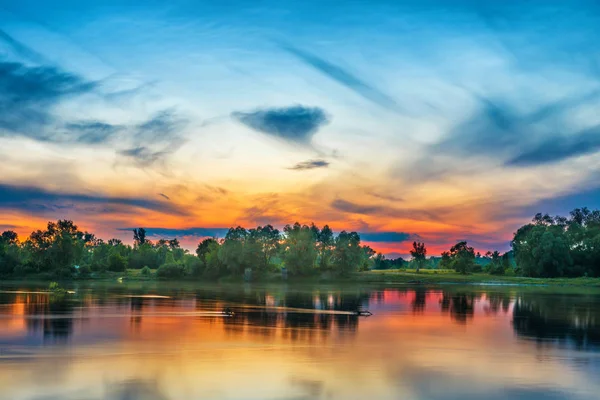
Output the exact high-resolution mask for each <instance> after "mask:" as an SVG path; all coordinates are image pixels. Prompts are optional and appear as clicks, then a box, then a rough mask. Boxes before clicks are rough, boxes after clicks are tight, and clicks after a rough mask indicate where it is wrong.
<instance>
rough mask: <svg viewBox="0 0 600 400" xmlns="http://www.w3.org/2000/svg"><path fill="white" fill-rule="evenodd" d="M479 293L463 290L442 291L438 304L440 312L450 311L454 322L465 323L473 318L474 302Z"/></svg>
mask: <svg viewBox="0 0 600 400" xmlns="http://www.w3.org/2000/svg"><path fill="white" fill-rule="evenodd" d="M479 296H480V295H476V294H475V293H465V292H455V293H453V292H444V293H443V296H442V300H441V301H440V305H441V308H442V312H450V317H452V319H454V320H455V321H456V322H459V323H461V324H465V323H466V322H467V320H469V319H472V318H473V314H474V312H475V307H474V306H475V302H476V300H477V299H478V297H479Z"/></svg>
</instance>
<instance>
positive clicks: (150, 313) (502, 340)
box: [0, 288, 600, 400]
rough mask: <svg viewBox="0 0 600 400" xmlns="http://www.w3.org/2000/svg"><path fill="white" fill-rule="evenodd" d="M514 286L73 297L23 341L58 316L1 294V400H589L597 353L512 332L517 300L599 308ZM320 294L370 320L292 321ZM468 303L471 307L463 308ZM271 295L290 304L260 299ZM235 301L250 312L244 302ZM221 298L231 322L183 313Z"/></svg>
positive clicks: (26, 299) (27, 299) (216, 304)
mask: <svg viewBox="0 0 600 400" xmlns="http://www.w3.org/2000/svg"><path fill="white" fill-rule="evenodd" d="M511 292H512V293H507V292H501V291H491V292H485V293H483V292H481V291H479V293H474V292H471V291H464V290H461V289H452V288H451V289H445V290H433V291H432V290H422V291H419V290H414V289H391V290H383V291H379V290H376V291H370V292H364V293H362V294H360V295H359V294H358V292H356V291H355V292H352V291H330V290H327V289H319V290H317V291H313V292H306V293H295V292H287V293H283V292H280V291H278V290H277V289H275V290H273V291H270V292H268V293H265V292H264V291H262V290H253V291H252V292H247V293H242V294H236V295H231V294H229V293H226V292H222V293H221V294H215V293H216V292H212V291H210V290H209V291H205V292H201V293H197V294H195V293H193V292H188V291H185V290H184V291H181V290H178V294H177V295H176V296H175V298H164V299H148V298H146V299H140V298H126V297H122V296H115V295H111V296H110V297H108V298H107V297H104V296H98V297H97V296H95V295H88V296H86V298H85V300H83V301H82V302H80V301H79V300H77V301H75V302H72V303H73V304H72V305H71V308H70V311H67V310H66V309H65V308H63V309H62V312H63V314H64V315H70V316H72V323H71V325H70V326H71V331H70V332H69V334H68V337H67V338H66V339H65V340H62V341H53V340H50V338H48V340H46V341H31V338H41V337H42V336H43V331H41V330H38V329H37V328H35V327H32V325H31V322H32V319H28V317H33V316H36V315H37V316H39V315H40V314H39V313H42V315H47V316H50V315H54V316H56V315H55V314H52V313H49V311H48V308H43V307H39V306H38V307H32V304H31V302H34V303H36V304H38V305H47V306H48V303H47V298H46V299H44V298H43V297H40V295H35V296H34V295H27V294H20V295H15V296H14V297H12V298H9V297H6V295H4V297H3V303H4V304H1V305H0V317H1V318H0V348H1V350H2V352H1V355H0V385H1V386H2V388H3V391H2V393H1V394H0V399H5V398H6V399H11V400H20V399H28V400H29V399H81V398H89V399H115V400H117V399H123V398H128V397H124V396H125V395H126V394H127V393H129V395H130V396H133V395H137V396H138V397H139V396H149V395H150V394H151V395H152V396H158V397H156V398H157V399H161V398H165V399H180V398H215V399H259V398H260V399H282V398H285V399H288V398H289V399H292V398H293V399H299V398H303V399H313V398H314V399H325V398H331V399H364V398H373V399H396V398H398V397H399V396H400V398H403V399H404V398H406V399H465V398H466V399H477V398H491V399H501V398H523V399H547V398H551V399H553V398H563V399H571V398H573V399H593V398H595V397H594V396H595V395H596V393H597V390H599V389H600V387H598V385H597V384H596V383H595V382H596V381H595V379H592V378H593V376H594V374H595V373H596V372H597V370H598V363H597V362H596V358H597V357H596V353H595V352H594V347H584V348H580V349H579V350H575V348H574V347H572V346H562V345H559V344H558V343H557V342H551V341H550V342H548V341H546V342H544V343H543V344H541V343H536V342H535V338H527V340H523V337H521V336H518V335H515V330H514V327H513V324H514V321H513V315H512V313H513V307H515V305H514V299H515V298H519V299H520V301H522V302H527V304H529V305H531V306H532V307H533V306H535V307H538V308H539V307H541V308H539V309H540V313H541V314H540V315H544V314H545V313H546V312H547V310H546V309H545V308H544V305H545V304H562V305H563V306H562V308H561V310H558V309H555V310H554V311H555V314H556V312H560V311H565V310H571V311H572V312H573V313H574V314H573V315H571V317H572V318H571V320H572V321H575V320H576V317H577V315H578V314H577V312H581V313H582V315H585V313H586V311H585V310H579V309H580V308H581V307H582V305H586V307H587V306H588V305H592V306H593V305H594V304H595V303H594V301H593V299H594V297H590V296H587V297H586V298H585V301H581V300H584V299H583V297H582V296H573V295H567V296H562V295H556V297H555V299H554V300H553V299H550V300H551V301H556V302H555V303H552V302H551V303H547V299H548V296H545V295H535V294H531V293H524V294H520V293H519V292H517V291H514V290H511ZM122 293H123V292H122V291H119V295H121V294H122ZM168 294H170V295H173V294H172V293H168ZM357 296H358V297H357ZM223 298H229V299H230V300H229V301H230V302H225V301H223V300H222V299H223ZM317 298H318V301H317ZM329 298H330V299H331V304H332V305H333V306H332V307H325V308H328V309H337V310H340V309H344V308H346V307H347V306H348V305H349V304H359V303H361V304H362V303H364V304H367V305H368V308H369V309H370V310H371V311H372V312H373V313H374V315H373V316H372V317H368V318H359V319H356V317H352V318H354V319H355V321H356V324H348V323H347V322H346V321H347V318H348V317H347V316H341V315H338V316H335V315H328V314H324V315H320V314H306V313H301V314H297V315H295V316H294V315H293V313H291V312H290V311H289V310H290V309H291V308H292V307H293V308H297V304H298V303H299V302H305V307H308V308H311V307H312V306H314V305H315V304H318V303H319V302H320V303H321V305H324V303H323V301H324V300H327V299H329ZM447 299H450V306H449V309H447V310H445V309H444V304H445V302H446V300H447ZM545 299H546V300H545ZM465 301H466V303H469V304H470V305H468V306H466V307H462V306H460V305H464V304H466V303H465ZM274 302H278V304H279V306H282V307H283V306H285V307H288V310H287V311H285V312H282V311H280V312H278V313H273V312H268V311H265V310H263V311H260V310H261V309H260V308H257V307H256V306H261V305H263V306H264V305H267V306H268V307H271V306H272V304H271V303H274ZM419 302H424V304H422V305H418V304H417V303H419ZM453 302H454V303H453ZM545 302H546V303H545ZM325 303H328V301H326V302H325ZM243 304H245V305H246V306H253V307H250V308H247V309H243V308H242V305H243ZM503 304H505V305H506V306H503ZM225 305H231V306H233V307H236V310H237V311H238V312H237V315H236V316H235V317H234V318H224V317H205V316H193V317H190V316H183V315H184V314H185V313H189V312H193V311H209V310H218V309H221V308H222V307H224V306H225ZM50 307H52V306H50ZM578 310H579V311H578ZM44 313H46V314H44ZM459 313H466V314H469V315H468V316H467V317H466V318H463V317H462V316H461V315H459ZM134 314H135V315H138V314H141V317H139V318H132V317H131V316H132V315H134ZM588 314H589V312H588ZM557 315H558V314H556V315H555V317H557ZM344 318H346V319H344ZM557 318H558V317H557ZM567 320H568V318H567ZM42 326H43V325H42ZM590 328H591V329H596V326H595V325H592V326H591V327H590ZM532 332H535V331H532ZM28 338H29V339H28ZM532 339H533V340H532ZM57 366H58V367H57ZM234 383H235V384H234ZM160 396H163V397H160ZM130 398H136V397H130ZM144 398H145V397H144ZM148 398H150V399H152V398H153V397H148Z"/></svg>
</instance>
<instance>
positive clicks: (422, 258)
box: [410, 242, 427, 272]
mask: <svg viewBox="0 0 600 400" xmlns="http://www.w3.org/2000/svg"><path fill="white" fill-rule="evenodd" d="M412 246H413V247H412V249H411V250H410V255H411V256H412V258H413V262H414V263H415V266H416V269H417V272H419V269H421V268H422V267H423V266H424V265H425V263H426V262H427V259H426V257H427V248H426V247H425V243H421V242H413V244H412Z"/></svg>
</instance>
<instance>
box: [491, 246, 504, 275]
mask: <svg viewBox="0 0 600 400" xmlns="http://www.w3.org/2000/svg"><path fill="white" fill-rule="evenodd" d="M486 256H487V257H488V258H490V259H491V262H490V263H489V264H487V266H486V270H487V272H488V273H490V274H491V275H504V273H505V271H506V261H505V260H507V259H508V257H505V255H503V256H501V255H500V252H498V251H493V252H491V251H488V252H487V253H486Z"/></svg>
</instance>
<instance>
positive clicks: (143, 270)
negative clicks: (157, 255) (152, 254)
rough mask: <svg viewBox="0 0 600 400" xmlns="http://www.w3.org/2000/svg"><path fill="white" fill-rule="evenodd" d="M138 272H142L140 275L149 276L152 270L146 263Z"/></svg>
mask: <svg viewBox="0 0 600 400" xmlns="http://www.w3.org/2000/svg"><path fill="white" fill-rule="evenodd" d="M140 274H142V276H150V275H152V270H151V269H150V268H148V266H147V265H146V266H145V267H144V268H142V270H141V271H140Z"/></svg>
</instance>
